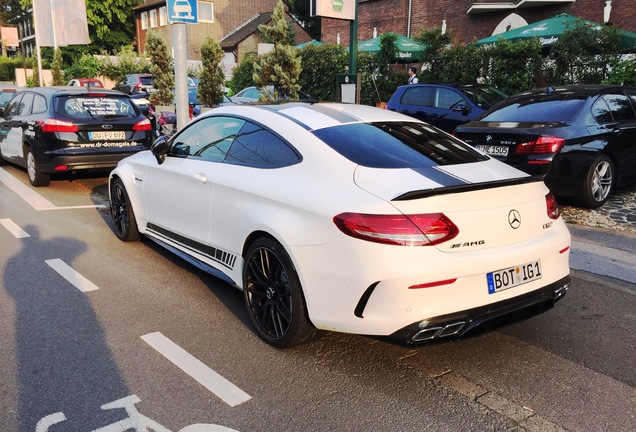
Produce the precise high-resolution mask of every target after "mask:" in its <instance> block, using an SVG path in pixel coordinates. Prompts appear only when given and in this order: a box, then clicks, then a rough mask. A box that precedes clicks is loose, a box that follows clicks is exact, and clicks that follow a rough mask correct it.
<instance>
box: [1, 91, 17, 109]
mask: <svg viewBox="0 0 636 432" xmlns="http://www.w3.org/2000/svg"><path fill="white" fill-rule="evenodd" d="M13 96H15V92H0V108H4V107H6V106H7V104H8V103H9V101H10V100H11V99H12V98H13Z"/></svg>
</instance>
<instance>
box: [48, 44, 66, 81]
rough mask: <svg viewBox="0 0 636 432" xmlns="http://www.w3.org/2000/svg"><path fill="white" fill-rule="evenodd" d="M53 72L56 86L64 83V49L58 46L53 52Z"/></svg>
mask: <svg viewBox="0 0 636 432" xmlns="http://www.w3.org/2000/svg"><path fill="white" fill-rule="evenodd" d="M51 74H52V75H53V82H52V83H51V84H52V85H54V86H59V85H64V84H65V81H64V71H63V70H62V51H61V50H60V49H59V48H57V49H56V50H55V53H54V54H53V61H52V62H51Z"/></svg>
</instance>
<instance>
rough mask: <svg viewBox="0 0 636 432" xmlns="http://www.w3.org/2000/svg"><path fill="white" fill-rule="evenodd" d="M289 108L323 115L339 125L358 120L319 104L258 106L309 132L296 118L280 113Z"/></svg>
mask: <svg viewBox="0 0 636 432" xmlns="http://www.w3.org/2000/svg"><path fill="white" fill-rule="evenodd" d="M291 107H303V108H307V109H309V110H312V111H316V113H319V114H322V115H325V116H327V117H330V118H332V119H334V120H335V121H337V122H339V123H341V124H346V123H355V122H359V121H360V119H359V118H358V117H355V116H352V115H350V114H346V113H343V112H342V111H338V110H335V109H333V108H328V107H327V106H325V105H321V104H317V103H302V102H299V103H291V104H281V105H263V106H259V108H263V109H267V110H269V111H273V112H276V113H277V114H279V115H281V116H283V117H285V118H287V119H289V120H291V121H293V122H294V123H296V124H298V125H300V126H302V127H303V128H305V129H307V130H311V128H310V127H309V126H308V125H307V124H306V123H304V122H302V121H301V120H299V119H297V118H296V117H292V116H290V115H288V114H286V113H284V112H281V111H282V110H285V109H289V108H291Z"/></svg>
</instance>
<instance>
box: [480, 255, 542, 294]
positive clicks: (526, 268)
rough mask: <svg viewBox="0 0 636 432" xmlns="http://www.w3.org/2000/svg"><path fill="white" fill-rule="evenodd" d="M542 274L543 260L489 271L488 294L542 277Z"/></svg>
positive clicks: (487, 276)
mask: <svg viewBox="0 0 636 432" xmlns="http://www.w3.org/2000/svg"><path fill="white" fill-rule="evenodd" d="M541 276H542V274H541V261H532V262H529V263H526V264H521V265H518V266H514V267H509V268H506V269H502V270H497V271H495V272H492V273H488V274H486V280H487V281H488V294H494V293H496V292H499V291H503V290H507V289H508V288H512V287H515V286H518V285H523V284H525V283H528V282H532V281H534V280H537V279H541Z"/></svg>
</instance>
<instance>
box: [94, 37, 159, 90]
mask: <svg viewBox="0 0 636 432" xmlns="http://www.w3.org/2000/svg"><path fill="white" fill-rule="evenodd" d="M150 67H151V64H150V62H149V61H148V58H147V57H139V56H137V53H136V52H135V49H134V48H133V46H132V45H125V46H123V47H122V48H121V50H120V51H119V52H118V55H117V56H116V57H115V58H114V59H113V58H110V57H106V58H105V59H104V60H103V61H102V75H104V76H106V77H108V78H110V79H111V80H113V81H115V82H118V81H119V80H121V79H122V78H123V77H125V76H126V75H130V74H135V73H148V72H150Z"/></svg>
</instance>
